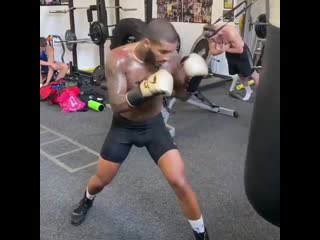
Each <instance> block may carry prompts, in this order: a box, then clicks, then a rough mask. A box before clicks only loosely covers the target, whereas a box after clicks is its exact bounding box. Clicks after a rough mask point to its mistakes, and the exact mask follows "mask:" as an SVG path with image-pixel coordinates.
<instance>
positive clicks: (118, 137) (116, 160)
mask: <svg viewBox="0 0 320 240" xmlns="http://www.w3.org/2000/svg"><path fill="white" fill-rule="evenodd" d="M128 138H129V133H128V132H126V130H125V129H124V128H120V127H115V123H114V121H113V123H112V125H111V129H110V131H109V134H108V136H107V137H106V139H105V141H104V143H103V146H102V148H101V152H100V156H101V157H100V158H99V160H98V165H97V172H96V174H95V175H94V176H92V177H91V178H90V179H89V181H88V183H87V186H86V189H85V191H84V192H85V193H84V196H83V198H82V200H81V201H80V203H79V205H78V206H77V207H76V208H75V209H74V210H73V212H72V214H71V220H70V222H71V224H73V225H79V224H81V223H82V222H83V221H84V220H85V217H86V215H87V212H88V211H89V209H90V208H91V207H92V204H93V201H94V198H95V195H96V194H98V193H99V192H101V191H102V190H103V189H104V187H105V186H107V185H108V184H110V183H111V181H112V179H113V178H114V177H115V176H116V174H117V172H118V170H119V168H120V166H121V164H122V163H123V161H124V160H125V159H126V157H127V156H128V154H129V152H130V149H131V147H132V144H131V143H130V142H129V141H128Z"/></svg>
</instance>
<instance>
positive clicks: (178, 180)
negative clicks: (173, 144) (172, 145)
mask: <svg viewBox="0 0 320 240" xmlns="http://www.w3.org/2000/svg"><path fill="white" fill-rule="evenodd" d="M158 166H159V168H160V169H161V171H162V173H163V175H164V177H165V178H166V179H167V181H168V183H169V184H170V186H171V188H172V189H173V191H174V192H175V194H176V196H177V200H178V203H179V205H180V208H181V210H182V212H183V214H184V216H185V217H186V218H187V220H188V221H189V223H190V225H191V227H192V229H193V231H194V235H195V237H196V239H197V240H198V239H199V240H209V236H208V233H207V231H206V229H205V225H204V221H203V217H202V214H201V210H200V206H199V203H198V199H197V196H196V194H195V192H194V191H193V190H192V188H191V186H190V184H189V182H188V181H187V179H186V175H185V167H184V162H183V160H182V157H181V155H180V153H179V151H178V150H177V149H172V150H169V151H167V152H166V153H165V154H163V155H162V156H161V158H160V159H159V161H158Z"/></svg>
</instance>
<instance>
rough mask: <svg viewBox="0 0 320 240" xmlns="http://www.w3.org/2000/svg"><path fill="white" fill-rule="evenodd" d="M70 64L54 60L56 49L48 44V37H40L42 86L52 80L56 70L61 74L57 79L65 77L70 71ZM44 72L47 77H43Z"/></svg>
mask: <svg viewBox="0 0 320 240" xmlns="http://www.w3.org/2000/svg"><path fill="white" fill-rule="evenodd" d="M68 68H69V67H68V65H67V64H65V63H61V62H55V61H54V49H53V47H52V46H50V45H48V44H47V39H46V38H43V37H40V87H42V86H46V85H48V84H49V83H50V81H51V80H52V77H53V74H54V72H55V71H58V72H59V74H58V76H57V79H60V78H63V77H64V76H65V75H66V74H67V72H68ZM42 74H46V75H47V77H46V78H45V79H43V77H42Z"/></svg>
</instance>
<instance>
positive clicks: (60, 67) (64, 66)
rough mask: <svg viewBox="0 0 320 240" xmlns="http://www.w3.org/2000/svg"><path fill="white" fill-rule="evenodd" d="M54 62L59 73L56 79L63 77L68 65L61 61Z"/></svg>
mask: <svg viewBox="0 0 320 240" xmlns="http://www.w3.org/2000/svg"><path fill="white" fill-rule="evenodd" d="M55 64H56V65H57V69H56V70H58V71H59V74H58V76H57V78H56V79H57V80H59V79H61V78H64V77H65V76H66V75H67V72H68V70H69V66H68V65H67V64H65V63H61V62H55Z"/></svg>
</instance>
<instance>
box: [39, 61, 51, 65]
mask: <svg viewBox="0 0 320 240" xmlns="http://www.w3.org/2000/svg"><path fill="white" fill-rule="evenodd" d="M40 65H41V66H50V65H51V62H46V61H42V60H40Z"/></svg>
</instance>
